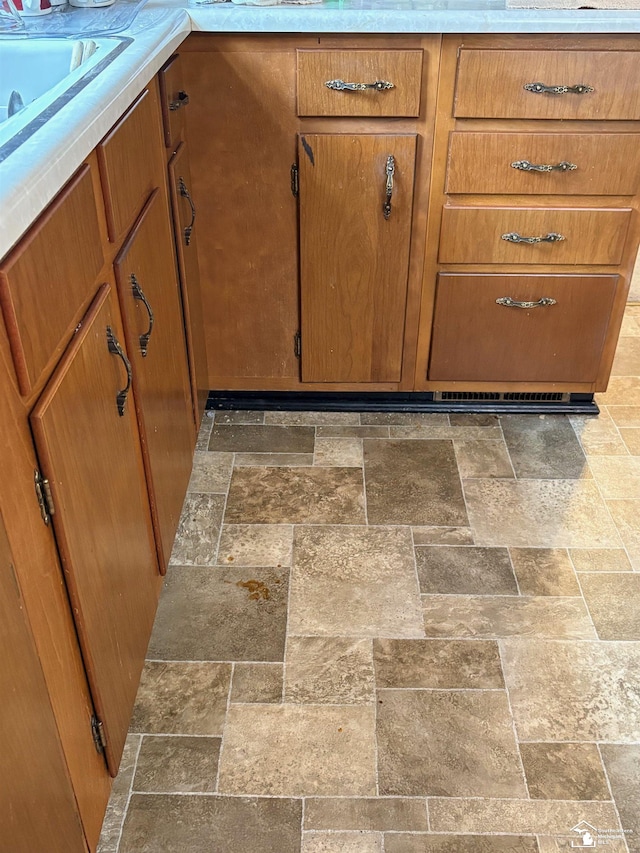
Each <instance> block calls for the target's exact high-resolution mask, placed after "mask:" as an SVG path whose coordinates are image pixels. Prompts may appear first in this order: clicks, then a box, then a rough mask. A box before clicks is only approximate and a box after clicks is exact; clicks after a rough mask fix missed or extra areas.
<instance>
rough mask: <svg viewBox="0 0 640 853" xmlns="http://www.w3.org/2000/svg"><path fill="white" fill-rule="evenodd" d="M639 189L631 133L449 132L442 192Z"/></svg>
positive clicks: (639, 138)
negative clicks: (550, 169) (541, 168)
mask: <svg viewBox="0 0 640 853" xmlns="http://www.w3.org/2000/svg"><path fill="white" fill-rule="evenodd" d="M563 164H564V165H563ZM533 166H536V167H540V166H543V167H547V168H548V167H554V168H553V169H552V171H548V170H547V171H539V169H534V168H532V167H533ZM639 189H640V134H637V133H598V134H595V133H594V134H589V133H475V132H473V133H459V132H454V133H452V134H451V135H450V138H449V163H448V169H447V182H446V192H448V193H478V194H482V193H486V194H491V193H502V194H527V195H535V194H536V193H539V194H545V195H554V194H562V195H580V194H582V195H635V193H637V192H638V190H639Z"/></svg>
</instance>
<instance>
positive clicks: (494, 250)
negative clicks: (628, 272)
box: [439, 206, 631, 264]
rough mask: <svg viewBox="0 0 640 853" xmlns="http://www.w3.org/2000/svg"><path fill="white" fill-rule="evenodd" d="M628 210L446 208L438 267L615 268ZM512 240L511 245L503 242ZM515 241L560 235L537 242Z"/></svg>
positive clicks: (625, 231)
mask: <svg viewBox="0 0 640 853" xmlns="http://www.w3.org/2000/svg"><path fill="white" fill-rule="evenodd" d="M630 218H631V210H630V209H629V208H622V209H619V210H612V209H602V208H599V209H589V208H584V209H576V208H562V207H552V208H543V207H540V208H532V207H529V208H527V207H455V206H450V207H445V208H444V209H443V211H442V230H441V234H440V254H439V260H440V263H444V264H619V263H620V261H621V259H622V251H623V248H624V242H625V239H626V235H627V229H628V227H629V221H630ZM507 235H514V236H513V238H512V239H513V240H514V241H512V240H507V239H504V238H505V237H506V236H507ZM515 235H518V236H519V237H521V238H522V237H546V236H547V235H559V236H561V237H563V238H564V239H562V240H560V239H557V240H550V241H544V242H539V243H526V242H515Z"/></svg>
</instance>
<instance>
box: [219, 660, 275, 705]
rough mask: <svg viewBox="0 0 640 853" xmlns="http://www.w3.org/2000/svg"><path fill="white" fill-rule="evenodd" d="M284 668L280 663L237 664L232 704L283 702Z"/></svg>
mask: <svg viewBox="0 0 640 853" xmlns="http://www.w3.org/2000/svg"><path fill="white" fill-rule="evenodd" d="M283 677H284V676H283V666H282V664H279V663H236V664H234V667H233V680H232V683H231V702H259V703H262V704H264V703H271V702H275V703H278V702H282V682H283Z"/></svg>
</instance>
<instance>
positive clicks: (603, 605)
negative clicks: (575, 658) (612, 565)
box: [580, 572, 640, 640]
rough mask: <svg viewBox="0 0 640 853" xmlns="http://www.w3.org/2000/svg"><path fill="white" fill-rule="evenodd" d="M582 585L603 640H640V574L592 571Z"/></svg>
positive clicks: (581, 577) (585, 575) (585, 577)
mask: <svg viewBox="0 0 640 853" xmlns="http://www.w3.org/2000/svg"><path fill="white" fill-rule="evenodd" d="M580 585H581V586H582V594H583V595H584V598H585V601H586V602H587V607H588V608H589V613H590V614H591V618H592V619H593V624H594V625H595V626H596V631H597V632H598V636H599V637H600V639H601V640H640V573H638V572H635V573H631V572H620V573H618V572H603V573H602V574H598V573H594V572H592V573H590V574H584V575H580Z"/></svg>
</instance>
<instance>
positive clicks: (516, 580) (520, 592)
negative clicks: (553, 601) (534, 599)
mask: <svg viewBox="0 0 640 853" xmlns="http://www.w3.org/2000/svg"><path fill="white" fill-rule="evenodd" d="M512 550H513V548H512V546H510V545H509V546H507V554H508V556H509V565H510V566H511V573H512V575H513V577H514V580H515V582H516V589H517V590H518V596H519V597H520V598H524V596H523V595H522V590H521V589H520V581H519V580H518V573H517V572H516V567H515V566H514V564H513V557H512V556H511V551H512ZM554 597H557V596H554Z"/></svg>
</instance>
